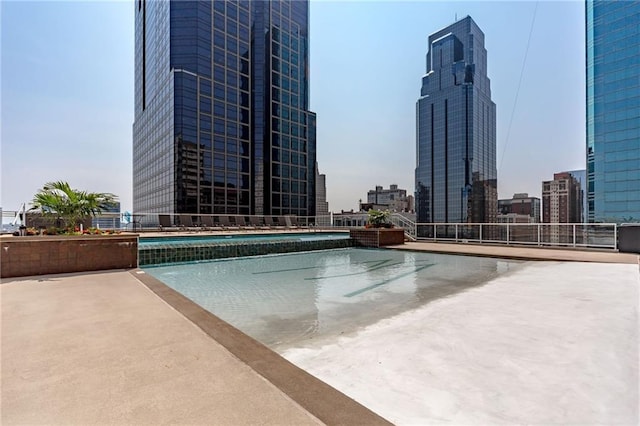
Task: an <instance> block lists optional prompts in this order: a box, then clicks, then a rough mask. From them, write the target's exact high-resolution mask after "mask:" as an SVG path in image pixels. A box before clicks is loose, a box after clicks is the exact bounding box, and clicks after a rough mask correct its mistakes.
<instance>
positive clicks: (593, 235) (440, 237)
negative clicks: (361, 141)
mask: <svg viewBox="0 0 640 426" xmlns="http://www.w3.org/2000/svg"><path fill="white" fill-rule="evenodd" d="M416 233H417V239H418V240H428V241H449V242H463V243H465V242H477V243H496V244H506V245H534V246H556V247H573V248H579V247H582V248H586V247H590V248H604V249H612V250H617V248H618V243H617V241H618V227H617V225H616V224H615V223H417V224H416Z"/></svg>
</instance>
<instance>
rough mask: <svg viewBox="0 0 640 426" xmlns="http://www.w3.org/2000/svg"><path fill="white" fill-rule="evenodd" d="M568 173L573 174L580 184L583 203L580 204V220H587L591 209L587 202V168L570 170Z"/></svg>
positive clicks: (583, 221)
mask: <svg viewBox="0 0 640 426" xmlns="http://www.w3.org/2000/svg"><path fill="white" fill-rule="evenodd" d="M568 173H569V174H570V175H571V176H573V177H574V178H575V179H576V180H577V181H578V183H579V184H580V197H581V200H582V204H581V205H580V218H581V219H580V222H582V223H585V222H587V212H588V211H589V208H588V204H587V170H586V169H580V170H569V171H568Z"/></svg>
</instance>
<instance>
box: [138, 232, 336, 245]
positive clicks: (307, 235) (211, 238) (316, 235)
mask: <svg viewBox="0 0 640 426" xmlns="http://www.w3.org/2000/svg"><path fill="white" fill-rule="evenodd" d="M348 238H349V233H348V232H296V233H286V234H247V235H241V234H230V235H229V234H227V235H199V236H197V235H189V236H182V237H175V236H172V237H140V239H139V245H140V246H142V247H153V246H157V245H167V244H171V245H181V244H202V243H214V244H216V243H225V244H228V243H242V242H251V241H317V240H337V239H348Z"/></svg>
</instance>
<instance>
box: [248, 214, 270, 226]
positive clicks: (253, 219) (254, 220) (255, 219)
mask: <svg viewBox="0 0 640 426" xmlns="http://www.w3.org/2000/svg"><path fill="white" fill-rule="evenodd" d="M263 220H264V219H263V218H261V217H259V216H249V222H250V223H251V225H253V226H254V227H255V228H256V229H270V227H269V226H266V225H265V224H264V222H263Z"/></svg>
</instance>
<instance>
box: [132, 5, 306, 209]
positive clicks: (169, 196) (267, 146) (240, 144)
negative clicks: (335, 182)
mask: <svg viewBox="0 0 640 426" xmlns="http://www.w3.org/2000/svg"><path fill="white" fill-rule="evenodd" d="M134 5H135V122H134V124H133V205H134V211H135V212H146V213H192V214H200V213H201V214H270V215H281V214H282V215H284V214H296V215H303V216H304V215H314V214H315V163H316V149H315V132H316V129H315V120H316V119H315V114H314V113H312V112H310V111H309V3H308V0H295V1H231V0H225V1H222V0H220V1H218V0H216V1H183V0H180V1H147V0H135V2H134Z"/></svg>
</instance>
